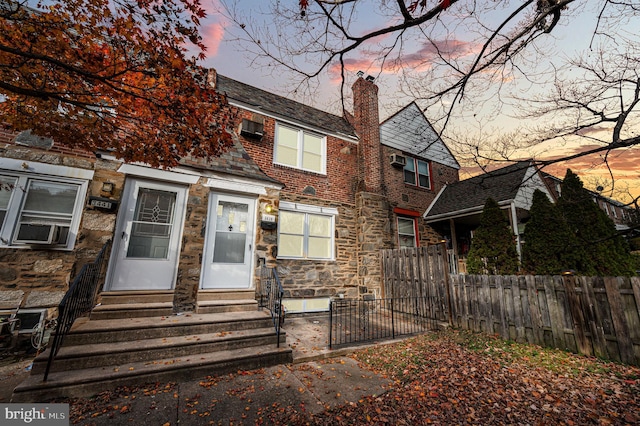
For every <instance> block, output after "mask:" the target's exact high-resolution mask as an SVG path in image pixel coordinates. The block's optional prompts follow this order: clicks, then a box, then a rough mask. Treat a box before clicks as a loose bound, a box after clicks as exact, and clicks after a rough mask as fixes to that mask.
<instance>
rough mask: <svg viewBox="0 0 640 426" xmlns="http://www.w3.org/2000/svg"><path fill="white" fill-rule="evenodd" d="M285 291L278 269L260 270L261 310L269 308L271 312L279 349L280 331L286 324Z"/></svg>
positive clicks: (264, 267) (264, 268) (267, 268)
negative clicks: (283, 297) (283, 303)
mask: <svg viewBox="0 0 640 426" xmlns="http://www.w3.org/2000/svg"><path fill="white" fill-rule="evenodd" d="M283 294H284V290H283V289H282V284H281V283H280V277H278V271H276V268H269V267H267V266H264V265H263V266H262V269H261V270H260V301H259V306H260V308H267V309H268V310H269V311H270V312H271V318H272V319H273V325H274V327H275V329H276V335H277V341H278V343H277V347H280V329H281V328H282V324H284V318H285V309H284V306H282V296H283Z"/></svg>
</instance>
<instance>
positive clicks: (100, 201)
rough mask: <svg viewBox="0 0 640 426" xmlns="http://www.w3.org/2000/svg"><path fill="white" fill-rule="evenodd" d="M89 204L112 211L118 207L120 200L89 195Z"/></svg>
mask: <svg viewBox="0 0 640 426" xmlns="http://www.w3.org/2000/svg"><path fill="white" fill-rule="evenodd" d="M89 205H90V206H91V207H95V208H97V209H100V210H105V211H109V212H112V211H115V210H116V208H117V207H118V202H117V201H116V200H111V199H109V198H102V197H89Z"/></svg>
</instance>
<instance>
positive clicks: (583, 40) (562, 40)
mask: <svg viewBox="0 0 640 426" xmlns="http://www.w3.org/2000/svg"><path fill="white" fill-rule="evenodd" d="M286 2H291V4H292V5H294V6H295V5H297V3H298V0H281V3H286ZM268 3H269V2H267V1H265V0H242V1H239V2H237V3H236V6H235V7H237V8H238V9H236V11H237V15H238V16H246V17H247V18H246V19H247V22H251V21H253V22H258V23H260V22H262V23H268V22H269V16H268V14H267V4H268ZM429 3H435V1H434V2H429ZM225 4H226V5H227V6H231V5H233V2H232V1H231V0H203V6H204V7H206V9H207V10H208V18H207V19H206V20H205V21H204V22H203V26H202V34H203V37H204V39H205V43H206V45H207V47H208V50H207V52H206V54H207V59H206V60H205V61H204V62H203V64H204V65H205V66H209V67H214V68H216V69H217V71H218V72H219V73H221V74H223V75H226V76H229V77H231V78H234V79H237V80H239V81H242V82H244V83H247V84H250V85H253V86H256V87H259V88H262V89H265V90H269V91H272V92H274V93H278V94H281V95H283V96H287V97H290V98H293V99H295V100H298V101H300V102H304V103H306V104H310V105H313V106H315V107H317V108H320V109H323V110H327V111H330V112H333V113H336V114H340V113H341V112H340V111H341V103H340V83H341V82H340V79H339V73H337V72H336V68H335V65H334V66H332V67H330V69H329V70H328V72H326V73H324V74H323V75H322V76H321V77H320V78H319V79H318V81H317V82H316V85H315V86H312V87H311V88H308V87H305V88H304V90H297V91H296V92H294V89H293V87H294V86H292V83H291V82H292V79H291V76H290V74H287V73H286V72H285V70H284V69H282V68H280V67H278V66H275V65H273V64H269V63H267V62H264V61H260V60H257V61H256V57H255V56H254V55H252V54H250V53H248V52H247V51H246V49H247V45H246V44H244V43H242V42H240V41H238V40H237V38H238V35H240V34H241V32H240V31H239V29H238V28H237V27H234V24H233V23H232V22H231V21H230V20H229V19H227V18H226V17H225V16H224V15H223V14H221V13H219V11H220V10H223V9H224V5H225ZM369 4H370V5H371V7H370V8H369V9H368V10H365V12H361V13H360V14H359V15H357V16H355V18H354V21H355V22H356V24H357V27H358V26H359V28H361V30H362V31H367V30H370V29H372V28H375V27H376V26H379V25H381V24H384V23H385V22H389V21H384V19H388V17H385V16H383V14H382V13H378V12H379V11H377V10H376V8H377V7H379V6H380V4H381V2H380V0H369ZM460 4H462V2H460V3H458V4H454V5H453V6H451V8H450V10H448V11H445V13H447V12H451V13H450V14H451V15H452V16H453V15H454V14H455V13H456V11H455V10H454V9H455V8H456V6H457V5H460ZM573 12H574V15H573V16H571V25H567V22H565V21H563V20H561V21H560V24H559V25H558V26H557V27H556V28H555V29H554V31H553V33H552V34H551V35H549V36H548V39H547V40H546V44H542V45H541V46H543V47H542V48H545V49H550V51H552V52H554V55H555V56H557V57H563V58H566V57H568V56H571V55H572V54H573V53H575V52H576V51H578V50H580V49H588V48H589V43H590V35H591V33H592V32H593V30H594V25H595V24H594V22H595V20H594V19H593V18H594V13H595V12H594V11H593V10H586V9H585V10H578V11H575V10H574V11H573ZM441 15H442V14H441ZM443 19H446V17H443ZM450 19H453V18H450ZM631 24H632V27H633V25H636V24H638V22H631ZM578 28H579V31H577V30H576V29H578ZM636 28H637V27H636ZM632 31H633V30H632ZM280 33H281V34H285V35H286V34H287V32H286V30H284V29H281V31H280ZM377 43H378V44H376V45H369V46H365V47H364V48H363V49H361V50H359V51H357V52H355V53H352V54H351V55H350V56H348V57H347V59H346V60H345V65H346V70H347V73H348V76H347V78H348V81H347V88H348V87H349V86H350V85H351V83H352V82H353V80H354V79H355V73H356V72H357V71H359V70H362V71H364V72H365V73H366V74H371V75H373V76H375V77H376V84H377V85H378V87H379V88H380V92H379V99H380V116H381V119H382V120H384V119H385V118H387V117H388V116H389V115H391V114H393V113H394V112H396V111H397V110H398V109H399V108H401V107H403V106H405V105H407V104H408V103H409V102H411V101H413V100H414V99H415V96H416V95H418V96H419V95H420V93H418V92H412V93H407V90H406V86H405V85H403V84H402V81H401V79H400V78H399V75H400V71H399V68H398V66H397V64H395V65H394V64H393V63H391V61H389V62H387V63H385V65H384V66H380V64H379V58H378V56H379V55H378V53H379V46H380V45H385V40H383V39H381V40H377ZM438 48H439V49H441V51H455V52H456V54H457V55H462V56H468V57H470V58H471V57H473V55H474V53H476V52H477V51H478V45H477V44H476V43H474V42H472V41H470V40H469V39H465V37H464V36H458V34H457V33H455V34H454V36H453V37H451V36H449V38H448V41H447V42H444V41H443V42H442V44H440V45H439V46H438ZM539 48H540V47H539ZM556 52H557V53H556ZM434 54H435V53H434V48H433V46H432V45H431V44H427V43H421V42H420V40H419V39H417V40H414V41H413V42H412V43H407V45H406V46H403V56H402V60H403V63H402V67H403V68H404V69H409V70H411V71H412V72H414V73H415V74H416V75H417V74H418V73H420V72H422V71H425V70H427V68H428V67H429V59H430V58H432V57H433V55H434ZM554 55H551V56H554ZM303 66H305V64H301V67H303ZM532 67H533V68H534V69H535V67H536V64H532ZM507 83H509V84H511V83H513V88H514V89H513V90H515V91H519V93H520V95H525V96H526V95H529V96H530V95H531V94H532V93H533V94H535V93H538V92H541V91H542V90H543V86H542V85H537V84H533V83H532V82H531V81H530V80H528V79H523V81H518V82H511V81H501V82H499V84H496V85H495V86H496V87H497V86H499V85H505V84H507ZM295 88H296V89H298V88H299V86H295ZM403 89H404V90H403ZM345 95H346V98H350V97H351V93H350V91H349V90H347V92H346V93H345ZM485 97H486V98H485V99H480V100H479V101H478V102H481V105H482V108H480V109H475V110H472V111H469V110H467V111H459V112H456V113H455V114H454V116H453V117H454V118H453V119H452V121H451V123H450V124H449V125H448V126H450V127H451V128H452V129H454V130H455V131H454V132H453V136H450V138H447V135H448V133H447V132H445V134H444V140H445V143H447V145H449V146H450V148H451V149H452V150H453V151H454V153H456V150H459V153H460V156H461V157H462V156H464V148H461V147H460V146H457V144H456V140H455V134H458V135H459V134H465V135H474V137H476V138H478V139H480V140H482V139H483V137H484V135H488V136H490V137H494V136H496V135H498V134H505V133H509V132H515V135H516V136H513V135H512V136H511V137H513V138H514V139H517V134H518V132H519V131H520V130H518V129H519V127H518V126H519V125H521V124H522V123H523V120H522V118H518V117H515V116H516V115H517V113H518V108H519V107H518V105H517V103H514V102H509V101H507V102H505V101H504V99H506V98H503V97H502V95H501V96H500V97H498V93H497V92H496V90H494V87H493V86H491V87H487V88H486V94H485ZM497 99H500V100H501V103H500V104H499V105H498V104H497V103H496V101H497ZM349 100H350V99H347V101H349ZM418 103H419V105H421V106H423V105H422V104H420V102H418ZM441 112H442V111H441V110H437V109H431V108H430V109H427V111H426V113H425V114H426V116H427V118H428V119H429V120H430V121H431V122H432V124H433V125H434V127H435V128H436V130H440V128H441V127H439V125H440V122H439V121H438V118H439V117H441ZM633 119H634V120H635V121H636V122H637V123H640V114H636V117H634V118H633ZM525 121H526V120H525ZM534 124H535V125H543V123H534ZM638 129H640V126H637V127H636V129H635V131H636V134H637V133H640V131H638ZM591 131H592V133H593V134H594V135H598V133H600V135H602V136H601V137H603V138H605V140H606V137H607V136H608V135H609V133H606V132H602V130H601V129H599V128H595V129H591ZM609 137H610V136H609ZM595 146H596V145H595V143H591V144H585V142H584V140H582V141H581V142H580V143H578V144H576V143H575V142H572V141H566V142H559V141H557V140H556V141H550V142H547V143H545V144H543V145H541V146H536V147H535V148H531V149H527V150H520V151H511V152H512V155H513V156H514V157H513V158H514V159H517V158H516V156H517V157H519V158H532V157H533V158H537V159H548V158H557V157H561V156H564V155H571V154H573V153H576V152H581V151H584V150H588V149H589V148H593V147H595ZM602 155H603V154H600V155H594V156H591V157H581V158H579V159H576V160H573V161H571V162H565V163H559V164H556V165H553V166H551V167H549V168H546V169H545V171H547V172H549V173H551V174H554V175H556V176H559V177H563V176H564V174H565V171H566V169H567V168H571V169H572V170H573V171H574V172H575V173H577V174H578V175H579V176H580V177H581V179H582V180H583V182H584V183H585V186H586V187H588V188H589V189H595V188H596V187H597V186H602V187H604V188H605V189H604V191H603V192H602V194H603V195H605V196H609V197H612V198H615V199H618V200H620V201H625V202H626V201H629V200H630V195H632V196H634V197H637V196H640V168H639V167H638V165H639V164H640V147H637V146H636V147H633V148H628V149H625V150H619V151H613V152H611V153H609V155H608V157H607V158H608V160H609V166H610V170H609V169H607V167H606V166H605V165H604V164H603V161H602ZM459 160H461V163H462V164H463V166H467V167H465V168H464V169H463V171H462V173H461V178H462V179H464V178H466V177H470V176H471V175H472V174H475V173H478V168H477V167H473V166H472V165H469V164H465V163H464V159H459ZM612 177H613V180H615V188H614V191H613V192H611V189H612V187H611V182H612Z"/></svg>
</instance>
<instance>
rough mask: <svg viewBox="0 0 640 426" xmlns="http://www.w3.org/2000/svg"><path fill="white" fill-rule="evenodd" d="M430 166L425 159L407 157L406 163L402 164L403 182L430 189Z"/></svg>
mask: <svg viewBox="0 0 640 426" xmlns="http://www.w3.org/2000/svg"><path fill="white" fill-rule="evenodd" d="M430 167H431V166H430V165H429V162H427V161H422V160H418V159H417V158H411V157H407V164H406V165H405V166H404V183H408V184H409V185H415V186H419V187H420V188H426V189H431V173H430Z"/></svg>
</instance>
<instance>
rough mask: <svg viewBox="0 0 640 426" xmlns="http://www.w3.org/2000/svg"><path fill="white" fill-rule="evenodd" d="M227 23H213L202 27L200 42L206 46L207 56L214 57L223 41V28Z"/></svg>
mask: <svg viewBox="0 0 640 426" xmlns="http://www.w3.org/2000/svg"><path fill="white" fill-rule="evenodd" d="M228 25H229V24H228V22H224V21H223V22H213V23H210V24H208V25H206V26H205V27H204V31H203V32H202V41H203V42H204V44H205V46H207V56H209V57H211V56H216V55H217V54H218V49H219V48H220V43H221V42H222V40H223V39H224V32H225V28H226V27H227V26H228Z"/></svg>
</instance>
